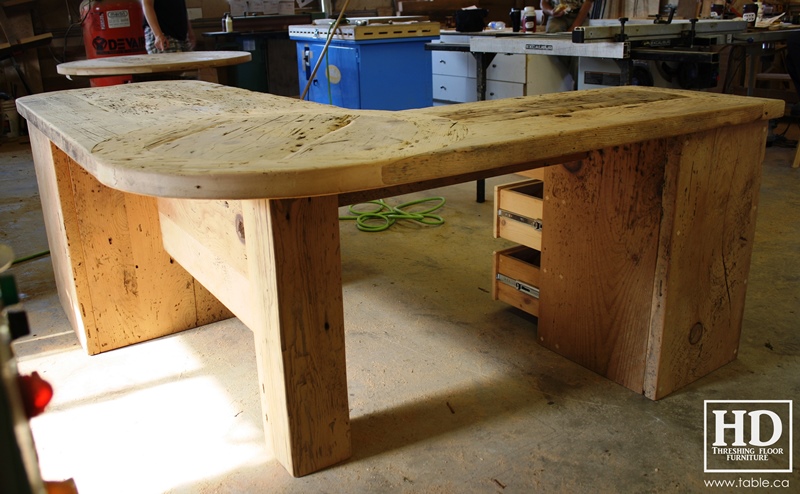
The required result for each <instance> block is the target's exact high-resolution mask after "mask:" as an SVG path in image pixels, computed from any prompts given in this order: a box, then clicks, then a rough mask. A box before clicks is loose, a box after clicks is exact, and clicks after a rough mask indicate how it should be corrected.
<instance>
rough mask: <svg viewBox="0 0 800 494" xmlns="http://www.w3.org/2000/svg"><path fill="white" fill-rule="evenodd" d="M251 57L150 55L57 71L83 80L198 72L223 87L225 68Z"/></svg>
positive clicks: (191, 53)
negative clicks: (86, 78) (84, 78)
mask: <svg viewBox="0 0 800 494" xmlns="http://www.w3.org/2000/svg"><path fill="white" fill-rule="evenodd" d="M251 58H252V55H250V52H246V51H189V52H177V53H151V54H148V55H124V56H121V57H105V58H90V59H88V60H76V61H74V62H66V63H60V64H58V66H57V67H56V71H57V72H58V73H59V74H61V75H68V76H84V77H109V76H117V75H133V76H134V80H135V79H136V78H137V77H139V78H142V77H146V76H152V75H153V74H163V73H167V72H188V71H197V72H198V76H199V78H200V79H201V80H204V81H207V82H218V83H220V84H225V83H226V80H227V77H226V76H225V70H226V69H227V67H229V66H231V65H237V64H240V63H245V62H249V61H250V60H251Z"/></svg>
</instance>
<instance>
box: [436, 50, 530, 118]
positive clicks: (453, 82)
mask: <svg viewBox="0 0 800 494" xmlns="http://www.w3.org/2000/svg"><path fill="white" fill-rule="evenodd" d="M431 57H432V60H431V62H432V65H433V67H432V70H433V103H434V105H442V104H452V103H470V102H473V101H477V100H478V86H477V75H478V69H477V63H476V61H475V57H474V56H473V55H472V53H470V52H462V51H438V50H433V51H431ZM526 66H527V64H526V59H525V55H508V54H504V53H498V54H497V55H495V57H494V59H493V60H492V62H491V63H490V64H489V66H488V67H487V68H486V99H500V98H512V97H515V96H523V95H524V94H525V77H526V73H527V72H526V71H527V69H526Z"/></svg>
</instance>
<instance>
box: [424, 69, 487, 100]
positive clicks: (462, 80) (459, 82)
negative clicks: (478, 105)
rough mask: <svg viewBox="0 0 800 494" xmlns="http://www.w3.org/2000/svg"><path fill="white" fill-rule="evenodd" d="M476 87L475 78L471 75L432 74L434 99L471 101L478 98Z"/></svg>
mask: <svg viewBox="0 0 800 494" xmlns="http://www.w3.org/2000/svg"><path fill="white" fill-rule="evenodd" d="M476 87H477V86H476V83H475V79H474V78H472V77H455V76H449V75H440V74H434V75H433V99H435V100H441V101H452V102H454V103H471V102H473V101H477V100H478V93H477V90H476Z"/></svg>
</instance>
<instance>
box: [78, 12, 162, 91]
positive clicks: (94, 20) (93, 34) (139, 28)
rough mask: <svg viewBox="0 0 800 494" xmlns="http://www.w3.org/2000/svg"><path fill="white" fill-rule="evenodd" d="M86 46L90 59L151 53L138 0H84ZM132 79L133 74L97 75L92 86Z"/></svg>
mask: <svg viewBox="0 0 800 494" xmlns="http://www.w3.org/2000/svg"><path fill="white" fill-rule="evenodd" d="M80 12H81V19H82V20H83V45H84V48H86V56H87V57H88V58H104V57H118V56H122V55H140V54H145V53H147V49H146V48H145V41H144V27H143V24H144V22H143V20H144V13H143V12H142V6H141V4H140V3H139V2H138V1H136V0H84V2H83V3H82V4H81V7H80ZM131 81H132V76H129V75H125V76H115V77H95V78H93V79H92V80H91V85H92V87H95V86H112V85H115V84H125V83H128V82H131Z"/></svg>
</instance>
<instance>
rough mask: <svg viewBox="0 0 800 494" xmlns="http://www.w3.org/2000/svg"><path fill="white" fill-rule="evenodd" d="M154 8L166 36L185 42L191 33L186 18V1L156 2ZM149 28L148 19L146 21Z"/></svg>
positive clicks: (164, 0)
mask: <svg viewBox="0 0 800 494" xmlns="http://www.w3.org/2000/svg"><path fill="white" fill-rule="evenodd" d="M153 7H154V8H155V11H156V18H158V25H159V26H161V31H163V32H164V34H165V35H167V36H169V37H171V38H175V39H177V40H181V41H183V40H185V39H186V36H187V35H188V33H189V21H188V20H187V18H186V1H185V0H155V2H154V3H153ZM144 25H145V26H147V19H145V20H144Z"/></svg>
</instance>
